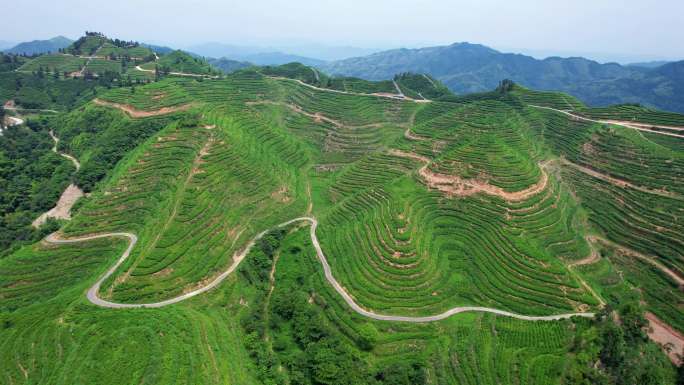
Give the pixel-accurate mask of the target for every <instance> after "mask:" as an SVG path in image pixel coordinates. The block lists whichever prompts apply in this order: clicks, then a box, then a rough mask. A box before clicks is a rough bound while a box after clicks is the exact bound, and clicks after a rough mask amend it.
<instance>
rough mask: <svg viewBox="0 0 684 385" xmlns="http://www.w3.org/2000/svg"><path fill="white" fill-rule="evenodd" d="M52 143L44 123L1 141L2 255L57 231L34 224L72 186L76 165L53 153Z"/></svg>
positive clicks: (10, 133) (8, 133) (15, 130)
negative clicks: (70, 180)
mask: <svg viewBox="0 0 684 385" xmlns="http://www.w3.org/2000/svg"><path fill="white" fill-rule="evenodd" d="M52 144H53V143H52V140H51V139H50V137H49V136H48V134H47V127H46V125H45V122H43V121H32V120H30V121H29V124H28V125H27V126H20V127H16V128H12V129H8V130H4V131H3V133H2V138H1V139H0V185H2V193H0V256H4V255H7V254H8V253H10V252H11V251H12V250H14V249H15V248H16V247H17V246H18V245H20V244H25V243H33V242H36V241H37V240H39V239H40V238H42V237H44V236H45V235H46V234H48V233H49V232H50V231H54V230H55V229H56V228H57V225H56V223H52V222H51V223H49V224H48V225H46V226H45V228H44V229H41V231H37V230H35V229H33V228H32V227H31V222H32V221H33V220H34V219H35V218H36V217H37V216H38V215H40V214H41V213H42V212H44V211H46V210H48V209H50V208H51V207H52V206H54V203H55V202H56V201H57V199H58V198H59V196H60V194H61V193H62V190H64V188H65V187H66V186H67V185H68V184H69V179H70V176H71V173H72V172H73V165H72V164H71V163H70V162H69V161H67V160H66V159H64V158H62V157H60V156H59V155H57V154H55V153H53V152H52V151H50V149H51V148H52Z"/></svg>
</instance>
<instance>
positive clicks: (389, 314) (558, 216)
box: [0, 35, 684, 385]
mask: <svg viewBox="0 0 684 385" xmlns="http://www.w3.org/2000/svg"><path fill="white" fill-rule="evenodd" d="M103 48H106V49H108V50H109V52H108V55H111V54H113V55H114V56H117V55H122V56H134V54H133V52H138V51H137V49H138V48H139V47H137V46H135V44H129V43H126V42H123V43H122V42H118V43H117V42H116V41H115V40H111V39H106V38H103V37H102V36H100V35H97V36H96V35H93V36H86V37H85V38H84V39H83V40H82V41H81V42H80V44H75V45H74V46H72V47H71V49H70V50H69V51H70V52H73V53H74V54H72V55H68V57H69V58H70V59H84V60H94V59H93V58H92V57H91V58H90V59H88V58H86V57H85V56H86V55H89V56H93V55H94V56H100V55H98V54H97V53H98V52H99V51H100V50H101V49H103ZM118 49H123V50H128V51H123V52H121V51H118ZM134 49H135V50H136V51H133V50H134ZM473 49H475V50H476V51H479V50H480V48H477V47H476V48H473ZM63 56H64V55H63ZM103 56H104V55H103ZM151 56H153V57H151ZM46 57H54V56H50V55H44V56H41V57H39V58H37V59H33V60H38V59H40V58H46ZM144 57H145V58H146V59H144V60H147V61H145V62H140V64H136V63H135V61H136V59H133V58H131V60H130V63H131V64H127V67H128V68H129V69H131V68H136V67H138V66H140V68H141V70H139V69H136V70H137V71H139V72H144V73H149V71H152V72H157V74H156V75H158V73H159V72H160V71H159V70H158V69H159V68H168V69H169V71H166V70H163V71H161V72H162V73H165V72H168V76H162V77H159V76H153V77H150V78H149V82H139V83H135V82H134V83H131V84H128V83H126V84H119V83H117V82H115V81H113V82H111V83H106V84H105V83H102V84H101V83H99V82H100V81H102V80H103V78H104V76H99V77H97V78H92V79H88V80H86V79H82V78H76V79H73V78H62V77H60V76H59V75H58V76H57V78H54V77H48V78H49V80H47V79H46V77H45V76H43V77H42V78H41V77H40V74H41V73H42V72H40V71H36V73H35V74H34V73H33V72H32V71H25V72H17V71H14V70H13V67H12V66H26V65H28V64H29V63H31V61H29V62H27V63H12V62H11V61H10V64H11V65H8V67H7V68H6V71H4V72H2V73H0V79H5V78H7V79H11V80H8V82H9V83H8V84H16V76H21V80H20V83H22V84H23V83H27V84H28V82H29V79H33V81H35V82H36V83H39V84H41V85H42V86H43V88H41V90H47V91H36V92H34V93H33V95H39V94H42V93H44V92H48V91H52V92H54V93H55V94H58V93H59V91H55V90H59V89H58V87H67V86H68V87H76V86H80V85H87V86H89V87H91V88H88V89H87V91H83V92H78V95H79V99H77V101H75V102H74V103H72V104H60V103H63V101H62V100H61V99H59V100H56V101H52V99H51V98H45V102H46V103H55V104H57V105H58V107H59V112H45V111H35V112H33V113H34V115H33V116H32V117H30V118H29V117H27V124H26V125H17V126H13V127H10V128H9V130H8V131H7V132H6V133H5V132H3V136H0V181H2V182H3V186H7V187H6V188H3V189H2V190H0V210H1V211H0V214H1V216H0V218H1V221H0V225H1V226H2V229H3V230H5V229H8V230H6V231H1V232H0V234H1V236H2V237H3V238H0V240H2V241H3V243H2V244H1V245H2V247H3V249H2V253H1V254H0V255H1V257H0V372H2V373H3V381H5V378H7V382H8V383H49V384H53V383H54V384H77V383H83V384H87V383H98V384H128V383H136V384H140V383H142V384H168V383H175V384H197V383H201V384H224V383H238V384H311V385H314V384H317V385H318V384H330V385H332V384H349V385H351V384H354V385H355V384H372V385H380V384H393V385H394V384H399V385H409V384H410V385H420V384H435V383H438V384H499V383H505V384H543V385H547V384H559V385H560V384H570V383H578V384H581V383H600V382H599V381H601V382H603V383H606V384H619V383H639V384H675V383H676V381H677V377H676V376H677V375H678V374H677V373H678V372H677V368H676V366H675V363H679V362H680V360H681V356H679V355H678V354H679V353H678V352H677V351H675V350H673V349H670V352H669V356H668V355H667V354H665V353H663V351H662V349H661V347H660V346H658V345H657V344H656V343H654V342H653V341H650V340H649V339H648V337H647V333H650V334H651V335H652V338H653V339H654V340H655V341H661V342H662V341H663V340H662V339H660V340H659V339H658V338H663V336H672V335H673V334H672V332H670V334H667V333H666V332H663V329H664V330H674V331H678V332H680V333H681V332H684V315H683V313H682V312H681V306H682V304H683V303H684V292H682V290H681V285H682V282H683V281H684V278H682V277H684V236H683V234H684V228H683V226H684V222H683V221H682V217H683V216H684V184H683V183H681V182H682V181H683V180H684V115H680V114H676V113H667V112H662V111H658V110H655V109H651V108H646V107H642V106H637V105H613V106H608V107H602V108H596V107H590V106H587V105H586V104H584V103H583V102H582V101H580V100H579V99H577V98H575V97H573V96H571V95H568V94H565V93H559V92H544V91H538V90H534V89H531V88H529V87H524V86H521V85H519V84H517V83H515V82H513V81H510V80H505V81H501V82H497V84H496V85H495V86H494V87H492V88H491V89H489V90H487V91H486V92H481V93H471V94H467V95H455V94H453V93H452V92H450V91H449V89H448V88H447V87H446V86H445V84H446V83H444V82H441V81H440V79H439V77H438V76H431V75H429V74H423V73H419V72H409V71H403V72H401V71H400V72H399V73H397V74H393V75H392V76H390V77H389V78H387V79H385V80H382V81H369V80H365V79H362V78H359V77H353V76H346V77H330V76H328V75H326V74H325V73H322V72H320V71H318V70H316V69H315V68H312V67H307V66H305V65H302V64H297V63H290V64H287V65H283V66H265V67H250V68H243V69H240V70H238V71H235V72H234V73H231V74H228V75H226V76H214V75H213V72H212V71H214V70H213V69H212V67H211V66H209V65H208V63H206V62H204V61H203V60H201V59H198V58H193V57H192V56H190V55H188V54H186V53H184V52H182V51H174V52H171V53H168V54H167V55H161V56H159V58H157V57H156V56H154V55H146V56H144ZM98 59H101V60H103V61H104V62H107V63H109V62H114V60H110V59H106V58H98ZM41 60H45V59H41ZM51 60H54V59H51ZM124 61H125V60H124ZM116 62H119V60H117V61H116ZM43 63H44V62H43ZM90 63H92V62H90ZM109 64H111V63H109ZM41 65H44V64H41ZM84 65H85V67H86V68H87V66H88V65H90V64H89V63H86V64H84ZM133 65H135V67H133ZM34 66H35V63H34ZM2 68H5V67H2ZM19 68H22V67H19ZM152 68H154V69H152ZM604 70H605V71H611V70H610V69H604ZM604 70H601V71H604ZM618 70H619V69H618ZM596 71H599V70H596ZM664 71H666V72H664V73H663V76H670V77H674V76H680V75H681V74H680V73H679V72H677V71H678V69H677V68H676V67H675V68H667V67H666V68H665V69H664ZM172 72H176V74H175V75H173V74H172ZM120 74H121V73H120ZM606 76H607V75H606ZM12 81H13V82H14V83H11V82H12ZM41 82H42V83H41ZM22 89H23V88H22V87H20V89H19V91H11V92H12V93H18V92H20V91H21V90H22ZM12 90H14V88H12ZM12 97H14V96H13V95H8V96H3V98H6V99H9V98H12ZM35 98H38V97H37V96H36V97H35ZM6 99H1V100H0V101H3V102H4V101H5V100H6ZM24 100H27V102H30V101H31V100H32V99H31V98H30V97H25V98H24ZM19 112H21V111H19ZM69 157H72V158H73V159H77V160H78V161H77V162H76V163H74V162H73V161H72V160H71V159H72V158H69ZM29 159H31V160H33V159H35V160H36V161H35V162H31V161H28V160H29ZM77 164H78V167H77V166H76V165H77ZM70 184H73V185H74V186H76V187H78V188H80V189H82V190H83V191H84V192H87V193H88V194H87V195H85V196H84V197H83V198H81V199H80V200H79V201H78V202H77V203H76V204H75V205H74V206H73V207H71V208H70V218H71V219H70V220H65V219H59V220H51V221H48V223H46V225H44V226H42V227H39V228H33V227H31V222H32V220H33V219H35V217H38V216H39V215H40V214H41V213H42V212H43V211H44V210H46V209H48V208H50V207H51V206H52V205H54V204H55V203H56V200H57V199H58V198H60V197H58V195H59V191H60V189H61V188H64V187H65V186H67V185H70ZM9 230H11V231H12V232H11V233H10V231H9ZM54 230H59V231H58V232H57V233H55V234H53V235H51V236H49V237H45V236H46V235H47V234H48V233H51V232H52V231H54ZM616 319H619V320H620V321H619V322H616V321H615V320H616ZM662 325H665V326H662ZM648 327H651V328H660V329H658V330H659V333H658V335H655V336H653V334H654V333H652V332H650V329H648ZM667 328H669V329H667ZM675 342H677V341H675ZM663 345H665V343H664V342H663ZM673 346H674V345H673ZM680 373H681V372H680Z"/></svg>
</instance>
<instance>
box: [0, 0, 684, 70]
mask: <svg viewBox="0 0 684 385" xmlns="http://www.w3.org/2000/svg"><path fill="white" fill-rule="evenodd" d="M659 3H660V4H659V6H658V7H653V6H649V5H647V4H644V3H637V4H629V5H624V2H621V1H617V0H605V1H602V2H590V1H588V0H578V1H575V2H572V3H571V4H570V3H568V4H559V3H555V2H554V3H552V4H550V3H547V2H537V1H531V0H521V1H518V2H515V3H513V2H504V1H491V0H490V1H484V2H483V1H459V2H457V3H454V2H446V1H440V0H427V1H423V2H421V3H417V2H409V1H407V0H395V1H392V2H390V1H387V0H379V1H375V2H361V1H358V0H347V1H338V0H333V1H320V2H317V3H315V4H306V3H304V2H290V3H284V2H279V1H275V0H262V1H258V2H251V3H247V4H246V3H234V4H230V3H224V2H222V1H219V0H207V1H196V0H195V1H192V0H190V1H182V2H181V1H178V0H166V1H160V0H150V1H146V2H134V1H131V0H120V1H118V2H104V1H99V0H89V1H83V0H63V1H60V2H59V6H58V7H54V6H53V7H46V6H45V5H44V3H43V2H40V1H37V0H25V1H23V2H20V3H13V4H12V5H11V6H7V7H8V8H9V11H10V12H9V14H12V16H13V17H12V18H11V19H10V20H11V21H9V22H5V23H3V24H1V25H0V40H5V41H13V42H20V41H28V40H36V39H47V38H51V37H54V36H57V35H63V36H66V37H69V38H76V37H78V36H80V35H82V34H83V32H84V31H85V30H90V31H99V32H103V33H105V34H107V35H109V36H112V37H118V38H121V39H133V40H138V41H144V42H149V43H154V44H165V45H170V46H173V47H178V48H187V47H189V46H192V45H195V44H202V43H208V42H219V43H223V44H231V45H238V46H264V47H274V48H281V49H282V48H284V47H296V46H312V47H315V46H317V45H318V46H328V47H331V46H340V47H356V48H362V49H367V50H368V49H370V50H383V49H392V48H399V47H406V48H417V47H423V46H434V45H446V44H451V43H454V42H462V41H468V42H471V43H479V44H484V45H487V46H490V47H492V48H495V49H497V50H500V51H504V52H519V53H524V54H528V55H531V56H535V57H539V58H542V57H545V56H553V55H560V56H580V55H581V56H585V57H588V58H590V59H594V60H598V61H602V62H605V61H619V62H629V61H648V60H681V59H684V45H682V44H681V37H682V36H681V35H682V34H681V33H675V31H677V30H679V27H678V25H677V24H676V23H677V22H678V20H677V19H678V18H679V15H681V14H684V2H681V1H674V0H664V1H661V2H659ZM56 20H61V21H63V22H61V23H60V22H55V21H56ZM164 21H167V22H164Z"/></svg>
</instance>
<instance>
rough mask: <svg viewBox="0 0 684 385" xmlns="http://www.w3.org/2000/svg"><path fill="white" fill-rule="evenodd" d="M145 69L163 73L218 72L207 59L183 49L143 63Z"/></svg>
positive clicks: (203, 73)
mask: <svg viewBox="0 0 684 385" xmlns="http://www.w3.org/2000/svg"><path fill="white" fill-rule="evenodd" d="M142 68H143V69H146V70H154V69H156V70H157V71H158V72H160V73H161V74H168V73H171V72H181V73H188V74H199V75H210V74H214V73H216V70H215V69H214V67H212V66H211V64H209V63H208V62H207V61H206V60H204V59H200V58H195V57H192V56H190V55H189V54H188V53H186V52H183V51H180V50H178V51H173V52H170V53H168V54H166V55H164V56H162V57H161V58H160V59H159V60H158V61H156V62H154V63H152V62H150V63H147V64H145V65H142Z"/></svg>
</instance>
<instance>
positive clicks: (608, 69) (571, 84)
mask: <svg viewBox="0 0 684 385" xmlns="http://www.w3.org/2000/svg"><path fill="white" fill-rule="evenodd" d="M668 65H675V66H682V65H684V62H678V63H669V64H668ZM319 67H320V69H321V70H323V71H326V72H328V73H331V74H334V75H344V76H355V77H360V78H363V79H368V80H385V79H390V78H391V77H392V76H394V75H395V74H397V73H401V72H416V73H427V74H430V75H432V76H434V77H435V78H437V79H439V80H441V81H442V82H443V83H445V84H446V85H447V86H448V87H449V88H450V89H451V90H452V91H454V92H456V93H458V94H466V93H471V92H482V91H486V90H490V89H492V88H494V87H496V85H497V83H498V82H499V81H500V80H501V79H512V80H514V81H516V82H517V83H519V84H522V85H524V86H526V87H530V88H533V89H538V90H550V91H551V90H552V91H562V92H566V93H569V94H571V95H573V96H575V97H578V98H579V99H581V100H582V101H583V102H585V103H587V104H589V105H593V106H606V105H611V104H619V103H642V104H644V105H648V106H652V107H656V108H661V109H665V110H670V111H678V112H684V98H682V97H681V95H682V93H681V92H677V89H679V88H681V87H684V84H683V83H682V82H681V81H680V80H679V79H677V78H673V77H671V76H670V74H669V73H668V72H663V71H662V67H655V68H643V67H639V66H621V65H619V64H617V63H607V64H600V63H597V62H595V61H592V60H588V59H585V58H579V57H575V58H560V57H550V58H546V59H543V60H538V59H535V58H533V57H530V56H525V55H520V54H511V53H502V52H499V51H496V50H494V49H492V48H489V47H486V46H483V45H480V44H470V43H455V44H452V45H449V46H437V47H428V48H419V49H396V50H390V51H383V52H379V53H375V54H372V55H369V56H364V57H358V58H350V59H345V60H340V61H336V62H331V63H327V64H323V65H320V66H319Z"/></svg>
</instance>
